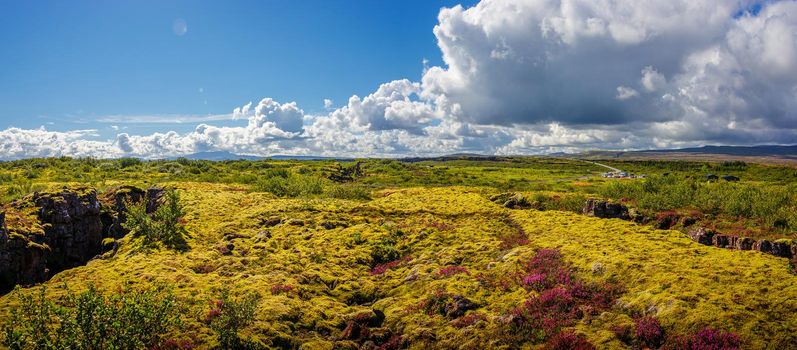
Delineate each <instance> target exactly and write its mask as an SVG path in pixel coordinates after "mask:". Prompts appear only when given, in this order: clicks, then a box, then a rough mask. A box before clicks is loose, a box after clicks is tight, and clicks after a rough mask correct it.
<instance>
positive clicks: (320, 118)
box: [0, 0, 797, 158]
mask: <svg viewBox="0 0 797 350" xmlns="http://www.w3.org/2000/svg"><path fill="white" fill-rule="evenodd" d="M752 3H753V2H752V1H743V0H724V1H716V0H667V1H665V0H656V1H643V2H639V1H635V0H567V1H565V0H484V1H482V2H480V3H479V4H477V5H475V6H473V7H471V8H464V7H462V6H455V7H452V8H444V9H442V10H441V11H440V13H439V16H438V24H437V25H436V26H435V27H434V28H433V33H434V35H435V37H436V38H437V42H438V46H439V48H440V51H441V55H442V59H443V62H444V63H445V64H444V65H443V66H429V61H428V60H424V61H423V71H422V75H421V79H420V81H417V82H416V81H411V80H409V79H398V80H394V81H390V82H386V83H384V84H382V85H380V86H379V87H377V88H376V89H375V90H374V91H373V92H372V93H371V94H368V95H366V96H364V97H360V96H357V95H354V96H351V97H350V98H349V99H348V101H347V102H346V104H345V105H343V106H341V107H340V108H337V109H333V103H332V101H331V100H329V99H325V100H324V108H325V109H326V110H325V111H324V112H323V113H321V114H318V115H309V114H306V113H305V112H304V110H302V109H301V108H300V107H299V106H298V105H297V104H296V103H295V102H289V103H280V102H278V101H275V100H273V99H271V98H265V99H263V100H261V101H260V102H258V103H257V104H256V105H255V104H253V103H251V102H250V103H248V104H246V105H243V106H241V107H238V108H235V109H234V110H233V112H232V114H231V115H222V116H223V118H225V119H229V118H230V117H231V118H232V119H233V120H242V121H245V123H246V125H240V126H233V127H230V126H227V127H218V126H213V125H209V124H200V125H198V126H197V127H196V128H195V130H194V131H192V132H188V133H184V134H179V133H175V132H165V133H154V134H151V135H128V134H127V133H120V134H118V136H116V138H115V139H113V140H108V141H88V140H87V138H89V137H92V133H91V132H86V131H74V132H64V133H59V132H51V131H46V130H44V129H37V130H22V129H13V128H12V129H7V130H5V131H2V132H0V143H2V144H0V156H2V157H6V158H8V157H19V156H25V155H61V154H73V155H99V156H116V155H119V154H123V155H138V156H147V157H159V156H167V155H179V154H184V153H191V152H196V151H203V150H227V151H231V152H236V153H247V154H261V155H269V154H275V153H283V154H319V155H342V156H396V155H423V154H441V153H451V152H462V151H468V152H483V153H501V154H516V153H540V152H551V151H575V150H584V149H595V148H599V149H639V148H663V147H682V146H693V145H700V144H707V143H717V144H753V143H794V142H795V141H797V112H795V111H797V2H794V1H781V2H766V3H765V5H764V6H763V8H762V9H761V11H760V12H758V13H756V14H752V13H749V12H744V11H742V12H740V9H742V10H743V9H746V8H749V6H750V5H751V4H752ZM397 78H400V77H397ZM204 118H206V119H201V120H199V119H197V120H196V121H195V122H207V123H212V121H213V120H216V119H215V118H221V117H218V116H212V117H204ZM51 140H54V141H52V142H50V141H51ZM50 144H52V145H55V146H49V145H50ZM56 147H58V148H56Z"/></svg>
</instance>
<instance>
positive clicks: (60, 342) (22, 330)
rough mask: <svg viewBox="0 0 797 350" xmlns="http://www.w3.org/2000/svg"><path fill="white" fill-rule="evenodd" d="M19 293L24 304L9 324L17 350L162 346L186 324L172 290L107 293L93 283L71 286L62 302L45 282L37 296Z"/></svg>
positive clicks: (7, 338) (6, 330) (9, 341)
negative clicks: (168, 335)
mask: <svg viewBox="0 0 797 350" xmlns="http://www.w3.org/2000/svg"><path fill="white" fill-rule="evenodd" d="M16 293H18V296H19V301H20V302H19V306H17V307H15V308H14V309H12V310H11V315H12V316H11V320H10V322H9V323H7V324H5V325H4V326H3V346H5V347H7V348H9V349H12V350H17V349H19V350H22V349H41V350H50V349H52V350H56V349H73V350H83V349H86V350H94V349H143V348H156V347H158V346H160V345H162V344H163V343H164V341H165V334H166V333H167V332H169V331H171V330H173V329H174V328H176V327H178V326H179V325H180V319H179V317H178V314H177V310H176V302H175V299H174V297H173V296H172V295H171V294H170V293H162V292H156V291H154V290H150V291H132V290H127V291H123V292H122V293H120V294H115V295H111V296H104V295H102V294H100V293H99V292H98V291H97V290H96V289H95V288H94V287H89V288H88V289H87V290H86V291H84V292H83V293H80V294H74V293H72V292H71V291H69V290H67V293H66V295H65V296H64V297H63V298H62V299H61V300H59V302H57V303H56V302H53V301H52V300H47V299H46V298H45V287H44V286H42V287H41V288H40V289H39V293H38V294H37V295H35V296H34V295H30V294H28V293H22V292H21V289H18V290H17V292H16Z"/></svg>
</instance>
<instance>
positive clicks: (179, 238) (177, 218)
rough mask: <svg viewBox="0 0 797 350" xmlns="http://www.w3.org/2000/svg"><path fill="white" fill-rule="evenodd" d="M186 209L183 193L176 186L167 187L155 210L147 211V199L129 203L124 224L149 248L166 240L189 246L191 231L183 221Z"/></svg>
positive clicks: (179, 246)
mask: <svg viewBox="0 0 797 350" xmlns="http://www.w3.org/2000/svg"><path fill="white" fill-rule="evenodd" d="M184 215H185V210H184V208H183V205H182V204H181V203H180V196H179V194H178V193H177V191H175V190H173V189H169V190H166V192H165V193H164V195H163V198H162V199H161V202H160V203H159V205H158V208H157V209H156V210H155V211H154V212H153V213H147V203H146V200H142V201H140V202H139V203H128V205H127V221H126V222H125V223H124V227H125V228H126V229H128V230H130V233H131V234H132V235H133V237H140V238H141V239H142V245H143V247H144V248H145V249H149V248H154V247H155V246H156V245H157V244H159V243H160V244H163V245H164V246H166V247H167V248H169V249H176V250H186V249H188V243H187V242H186V237H187V236H188V232H187V231H186V229H185V226H184V225H183V216H184Z"/></svg>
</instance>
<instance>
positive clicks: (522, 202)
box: [490, 193, 532, 209]
mask: <svg viewBox="0 0 797 350" xmlns="http://www.w3.org/2000/svg"><path fill="white" fill-rule="evenodd" d="M490 201H492V202H493V203H495V204H498V205H500V206H503V207H505V208H509V209H528V208H531V207H532V203H531V202H529V200H528V199H526V197H524V196H523V195H522V194H520V193H501V194H497V195H494V196H492V197H490Z"/></svg>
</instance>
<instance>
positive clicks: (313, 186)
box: [254, 175, 324, 197]
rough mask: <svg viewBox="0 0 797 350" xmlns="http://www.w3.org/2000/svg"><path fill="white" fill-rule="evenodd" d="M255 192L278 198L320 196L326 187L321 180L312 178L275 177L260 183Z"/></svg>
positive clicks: (256, 185) (255, 187) (297, 176)
mask: <svg viewBox="0 0 797 350" xmlns="http://www.w3.org/2000/svg"><path fill="white" fill-rule="evenodd" d="M254 190H255V191H258V192H269V193H271V194H273V195H275V196H277V197H300V196H312V195H319V194H321V193H322V192H323V191H324V185H323V182H322V180H321V179H319V178H317V177H312V176H304V175H290V176H288V177H282V176H273V177H269V178H266V179H263V180H260V181H258V182H257V184H255V186H254Z"/></svg>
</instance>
